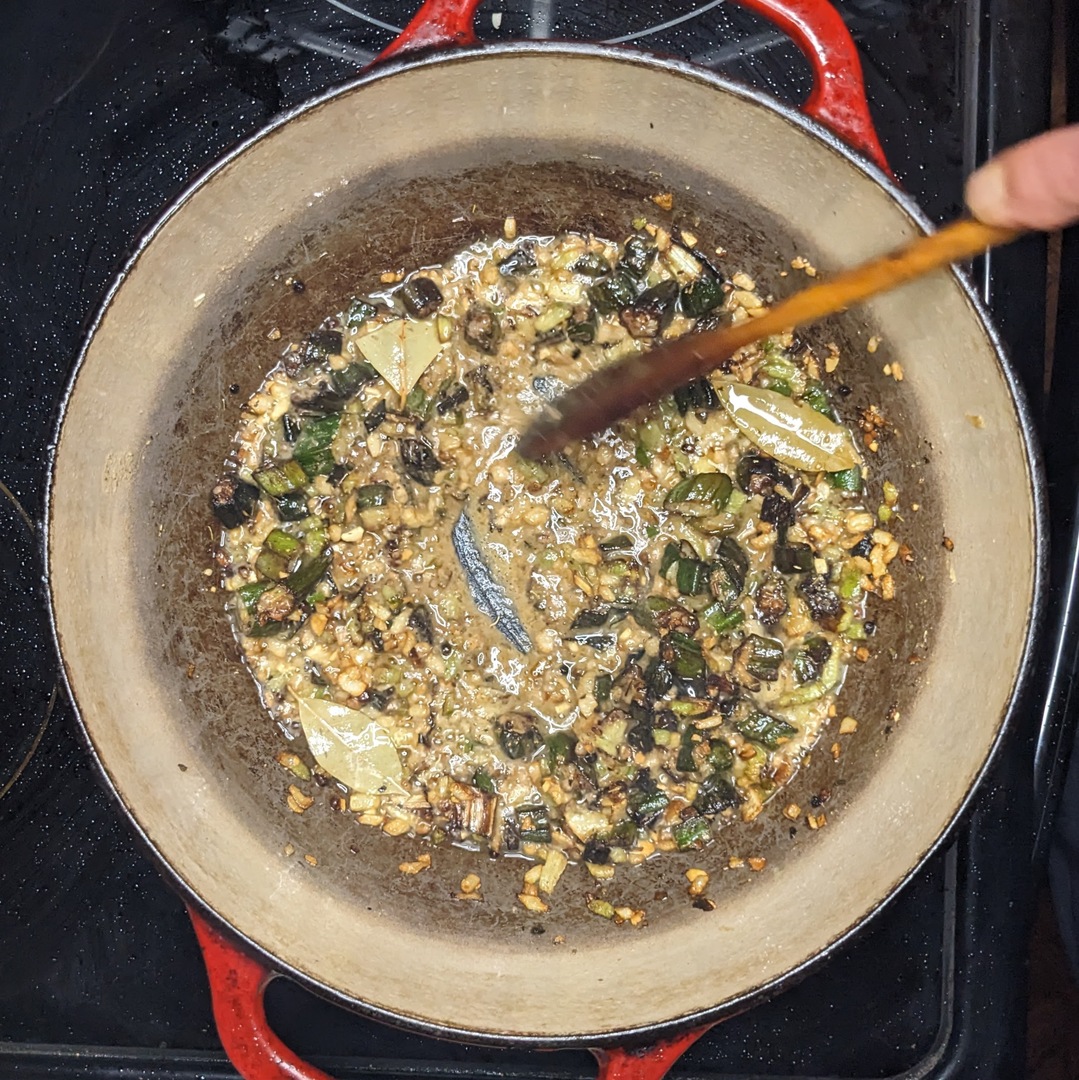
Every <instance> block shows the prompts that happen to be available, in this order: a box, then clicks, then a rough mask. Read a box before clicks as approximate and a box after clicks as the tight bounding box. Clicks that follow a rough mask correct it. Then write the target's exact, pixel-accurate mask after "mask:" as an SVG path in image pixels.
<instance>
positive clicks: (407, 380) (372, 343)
mask: <svg viewBox="0 0 1079 1080" xmlns="http://www.w3.org/2000/svg"><path fill="white" fill-rule="evenodd" d="M356 345H357V347H358V348H359V350H360V353H361V354H362V355H363V358H364V359H365V360H366V361H367V362H368V363H369V364H371V366H372V367H374V368H375V369H377V371H378V373H379V374H380V375H381V376H382V377H383V378H384V379H385V380H386V382H388V383H389V384H390V386H392V387H393V388H394V390H396V391H397V393H398V394H400V395H401V400H402V401H404V399H405V398H406V397H408V394H409V391H410V390H411V389H412V388H413V387H414V386H415V385H416V383H417V382H418V381H419V379H420V376H421V375H422V374H423V373H424V372H425V371H426V370H427V369H428V368H429V367H430V366H431V364H432V363H433V362H434V359H435V357H436V356H438V354H439V353H440V352H441V351H442V342H441V340H440V339H439V336H438V327H437V325H436V324H435V320H434V319H395V320H394V321H393V322H388V323H383V324H382V325H381V326H380V327H379V328H378V329H377V330H372V331H371V333H370V334H364V335H363V337H361V338H359V339H357V341H356Z"/></svg>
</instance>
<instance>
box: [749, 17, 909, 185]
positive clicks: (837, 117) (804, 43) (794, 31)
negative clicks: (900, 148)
mask: <svg viewBox="0 0 1079 1080" xmlns="http://www.w3.org/2000/svg"><path fill="white" fill-rule="evenodd" d="M737 2H738V3H740V4H742V5H743V6H744V7H747V8H749V9H750V10H751V11H755V12H756V13H757V14H758V15H763V16H764V18H766V19H768V20H769V21H770V22H773V23H775V24H776V26H778V27H779V29H780V30H782V31H783V32H784V33H785V34H787V35H788V36H789V37H791V38H793V39H794V43H795V44H796V45H797V46H798V48H799V49H801V50H802V52H803V53H804V54H805V58H806V59H807V60H808V61H809V65H810V67H811V68H812V69H813V92H812V93H811V94H810V95H809V97H808V98H807V99H806V102H805V104H804V105H803V106H802V112H804V113H805V114H806V115H807V116H811V117H813V119H814V120H818V121H820V123H822V124H823V125H824V126H825V127H826V128H828V129H829V130H830V131H832V132H834V133H835V134H836V135H838V136H839V137H840V138H841V139H842V140H843V141H844V142H845V143H846V144H847V145H848V146H850V147H852V148H853V149H854V150H857V151H858V153H860V154H864V155H865V156H866V157H867V158H869V160H870V161H872V162H873V164H874V165H877V166H878V167H879V168H881V169H882V170H883V171H884V172H885V173H887V174H888V176H891V175H892V170H891V169H890V168H889V166H888V159H887V158H886V157H885V156H884V150H883V149H882V148H881V145H880V139H879V138H877V129H876V128H875V127H874V126H873V117H872V115H871V114H870V112H869V100H868V99H867V98H866V94H865V80H864V79H863V77H862V62H861V61H860V60H859V59H858V46H857V45H855V44H854V38H852V37H851V36H850V31H849V30H848V29H847V24H846V23H845V22H844V21H843V17H842V16H841V15H840V14H839V12H838V11H837V10H836V9H835V8H834V7H833V6H832V4H831V2H830V0H737Z"/></svg>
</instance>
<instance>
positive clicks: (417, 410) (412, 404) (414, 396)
mask: <svg viewBox="0 0 1079 1080" xmlns="http://www.w3.org/2000/svg"><path fill="white" fill-rule="evenodd" d="M430 408H431V399H430V398H429V397H428V396H427V391H426V390H424V388H423V387H422V386H420V385H419V384H417V385H416V386H414V387H412V389H411V390H409V392H408V397H406V398H405V412H407V413H410V414H411V415H413V416H418V417H420V418H421V419H422V418H424V417H426V416H427V413H428V412H429V411H430Z"/></svg>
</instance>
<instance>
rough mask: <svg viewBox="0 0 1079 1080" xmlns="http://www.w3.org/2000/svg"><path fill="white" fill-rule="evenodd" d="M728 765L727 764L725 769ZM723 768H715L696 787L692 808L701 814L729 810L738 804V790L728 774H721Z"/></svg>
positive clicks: (728, 767)
mask: <svg viewBox="0 0 1079 1080" xmlns="http://www.w3.org/2000/svg"><path fill="white" fill-rule="evenodd" d="M729 769H730V766H729V765H728V766H727V770H729ZM724 771H725V770H718V769H717V770H716V771H715V772H713V773H712V774H711V775H710V776H708V777H706V778H705V779H704V780H703V781H702V782H701V785H700V787H698V788H697V796H696V798H695V799H694V800H693V808H694V809H695V810H696V811H698V813H701V814H718V813H720V812H721V811H723V810H729V809H730V808H731V807H733V806H737V805H738V790H737V789H736V788H735V786H734V784H732V783H731V779H730V777H729V776H725V775H723V772H724Z"/></svg>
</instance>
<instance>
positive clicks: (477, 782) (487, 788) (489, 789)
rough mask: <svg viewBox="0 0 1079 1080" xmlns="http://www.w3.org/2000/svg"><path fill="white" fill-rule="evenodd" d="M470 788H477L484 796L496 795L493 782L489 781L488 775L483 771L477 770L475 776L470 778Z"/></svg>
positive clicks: (489, 776)
mask: <svg viewBox="0 0 1079 1080" xmlns="http://www.w3.org/2000/svg"><path fill="white" fill-rule="evenodd" d="M472 786H473V787H475V788H479V790H480V791H482V792H483V793H484V795H494V794H496V789H495V782H494V780H492V779H491V775H490V773H487V772H485V771H484V770H483V769H477V770H476V773H475V775H474V776H473V777H472Z"/></svg>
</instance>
